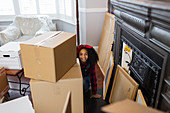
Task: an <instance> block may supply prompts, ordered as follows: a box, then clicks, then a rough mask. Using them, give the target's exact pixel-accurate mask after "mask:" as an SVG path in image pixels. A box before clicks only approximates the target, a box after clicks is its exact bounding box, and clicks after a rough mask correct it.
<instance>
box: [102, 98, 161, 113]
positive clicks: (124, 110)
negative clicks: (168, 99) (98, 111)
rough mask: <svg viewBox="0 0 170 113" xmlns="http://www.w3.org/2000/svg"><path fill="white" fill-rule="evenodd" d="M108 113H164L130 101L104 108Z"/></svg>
mask: <svg viewBox="0 0 170 113" xmlns="http://www.w3.org/2000/svg"><path fill="white" fill-rule="evenodd" d="M102 111H104V112H107V113H163V112H161V111H159V110H157V109H153V108H151V107H146V106H144V105H141V104H138V103H136V102H134V101H131V100H129V99H126V100H122V101H119V102H116V103H114V104H110V105H106V106H104V107H102Z"/></svg>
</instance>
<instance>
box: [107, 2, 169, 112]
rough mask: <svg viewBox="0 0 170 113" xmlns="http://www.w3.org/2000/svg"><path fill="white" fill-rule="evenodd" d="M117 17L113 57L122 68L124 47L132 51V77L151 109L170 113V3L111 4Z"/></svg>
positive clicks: (130, 65) (130, 66)
mask: <svg viewBox="0 0 170 113" xmlns="http://www.w3.org/2000/svg"><path fill="white" fill-rule="evenodd" d="M110 3H111V6H112V9H113V12H112V13H114V14H115V31H114V32H115V33H114V44H113V55H114V60H115V66H116V65H118V64H119V65H121V61H122V47H123V43H125V44H126V45H128V46H129V47H130V48H131V50H132V61H131V62H130V64H129V68H130V71H131V73H130V75H131V76H132V77H133V78H134V79H135V80H136V81H137V82H138V83H139V88H140V89H141V91H142V93H143V95H144V98H145V100H146V103H147V105H148V106H151V107H154V108H157V109H160V110H163V111H168V112H170V2H168V1H167V0H162V1H158V0H111V1H110Z"/></svg>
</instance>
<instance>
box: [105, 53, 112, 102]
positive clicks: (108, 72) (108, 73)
mask: <svg viewBox="0 0 170 113" xmlns="http://www.w3.org/2000/svg"><path fill="white" fill-rule="evenodd" d="M113 67H114V61H113V52H111V53H110V58H109V64H108V68H107V72H106V75H105V77H104V81H103V100H105V98H106V94H107V91H108V87H109V83H110V79H111V76H112V71H113Z"/></svg>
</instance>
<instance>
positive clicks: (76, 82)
mask: <svg viewBox="0 0 170 113" xmlns="http://www.w3.org/2000/svg"><path fill="white" fill-rule="evenodd" d="M20 46H21V56H22V62H23V68H24V73H25V77H28V78H31V81H30V87H31V94H32V98H33V104H34V109H35V112H36V113H62V112H63V109H65V108H66V106H68V105H66V104H67V103H68V102H66V101H67V96H68V94H70V95H71V96H70V97H71V98H70V100H71V102H70V103H71V112H73V113H83V79H82V75H81V69H80V66H79V65H78V64H77V63H76V35H75V34H72V33H67V32H60V31H58V32H48V33H46V34H43V35H40V36H37V37H35V38H32V39H31V40H28V41H26V42H24V43H22V44H21V45H20ZM69 109H70V108H69Z"/></svg>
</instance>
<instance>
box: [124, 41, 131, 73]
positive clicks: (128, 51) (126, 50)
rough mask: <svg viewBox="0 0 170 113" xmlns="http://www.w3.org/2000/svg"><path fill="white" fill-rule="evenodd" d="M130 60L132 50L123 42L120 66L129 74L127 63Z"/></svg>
mask: <svg viewBox="0 0 170 113" xmlns="http://www.w3.org/2000/svg"><path fill="white" fill-rule="evenodd" d="M131 60H132V50H131V49H130V48H129V47H128V46H127V45H126V44H125V43H124V42H123V48H122V60H121V67H123V69H124V70H126V71H127V72H128V73H129V74H130V70H129V64H130V63H131Z"/></svg>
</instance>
